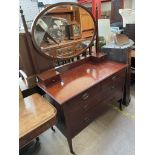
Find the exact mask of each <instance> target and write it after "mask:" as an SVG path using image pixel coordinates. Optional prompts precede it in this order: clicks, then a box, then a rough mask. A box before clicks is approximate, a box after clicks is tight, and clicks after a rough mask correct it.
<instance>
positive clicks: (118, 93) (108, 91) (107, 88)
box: [101, 70, 125, 100]
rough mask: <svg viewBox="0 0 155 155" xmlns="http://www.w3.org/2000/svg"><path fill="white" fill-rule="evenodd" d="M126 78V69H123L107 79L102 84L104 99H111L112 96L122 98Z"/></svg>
mask: <svg viewBox="0 0 155 155" xmlns="http://www.w3.org/2000/svg"><path fill="white" fill-rule="evenodd" d="M124 80H125V70H122V71H120V72H118V73H116V74H114V75H112V76H110V77H109V78H107V79H106V80H104V81H103V82H102V84H101V87H102V88H101V89H102V91H101V93H102V95H101V96H102V99H103V100H109V99H112V98H119V99H120V98H121V97H122V93H123V86H124Z"/></svg>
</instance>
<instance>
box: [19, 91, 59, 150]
mask: <svg viewBox="0 0 155 155" xmlns="http://www.w3.org/2000/svg"><path fill="white" fill-rule="evenodd" d="M56 113H57V111H56V109H55V108H54V107H53V106H52V105H51V104H49V103H48V102H47V101H46V100H45V99H44V98H43V97H42V96H41V95H39V94H37V93H36V94H33V95H31V96H29V97H26V98H24V99H23V98H20V99H19V140H20V148H21V147H23V146H25V145H26V144H27V143H28V142H30V141H31V140H32V139H33V138H35V137H37V136H38V135H39V134H41V133H42V132H43V131H45V130H47V129H48V128H50V127H52V126H53V125H54V124H55V120H56Z"/></svg>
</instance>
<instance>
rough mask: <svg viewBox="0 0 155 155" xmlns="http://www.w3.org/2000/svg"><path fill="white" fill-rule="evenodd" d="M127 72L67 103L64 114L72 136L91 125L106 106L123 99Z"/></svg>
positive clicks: (107, 80)
mask: <svg viewBox="0 0 155 155" xmlns="http://www.w3.org/2000/svg"><path fill="white" fill-rule="evenodd" d="M124 76H125V70H122V71H120V72H118V73H116V74H114V75H112V76H110V77H109V78H107V79H106V80H104V81H102V82H101V83H99V84H97V85H96V86H94V87H92V88H90V89H89V90H87V91H85V92H83V93H81V94H79V95H78V96H77V97H75V98H73V99H72V100H70V101H69V103H66V104H65V106H64V114H65V119H66V123H67V126H68V128H69V130H70V134H71V135H70V136H71V137H74V136H75V135H76V134H77V133H78V132H80V131H81V130H82V129H83V128H85V127H86V126H87V125H88V124H89V123H91V122H92V121H93V120H94V119H95V118H96V117H98V116H99V115H101V113H102V112H103V111H104V106H105V105H106V104H107V103H109V102H114V101H117V100H119V99H121V98H122V94H123V86H124Z"/></svg>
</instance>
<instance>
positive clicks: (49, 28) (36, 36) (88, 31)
mask: <svg viewBox="0 0 155 155" xmlns="http://www.w3.org/2000/svg"><path fill="white" fill-rule="evenodd" d="M94 36H95V24H94V19H93V17H92V15H91V14H90V12H88V11H87V10H86V9H85V8H83V7H80V6H79V5H77V4H63V5H62V4H61V5H60V4H58V5H51V6H49V7H47V8H46V9H45V10H43V11H42V12H41V13H40V14H39V15H38V16H37V18H36V19H35V21H34V23H33V25H32V40H33V42H34V45H35V46H36V48H37V49H38V50H39V51H40V52H41V53H44V54H46V55H47V56H49V57H51V58H60V59H61V58H62V59H65V58H71V57H74V56H77V55H79V54H81V53H83V52H84V51H85V50H86V49H87V48H88V47H89V46H90V44H92V42H93V39H94Z"/></svg>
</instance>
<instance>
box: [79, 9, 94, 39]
mask: <svg viewBox="0 0 155 155" xmlns="http://www.w3.org/2000/svg"><path fill="white" fill-rule="evenodd" d="M79 12H80V24H81V34H82V38H87V37H92V36H93V34H94V23H93V21H92V18H91V16H90V15H89V14H88V12H86V11H85V10H83V9H81V8H80V9H79Z"/></svg>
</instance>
